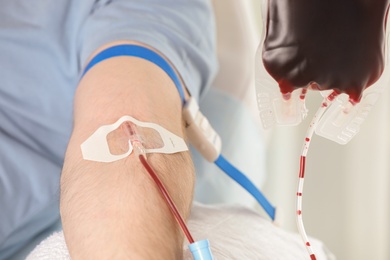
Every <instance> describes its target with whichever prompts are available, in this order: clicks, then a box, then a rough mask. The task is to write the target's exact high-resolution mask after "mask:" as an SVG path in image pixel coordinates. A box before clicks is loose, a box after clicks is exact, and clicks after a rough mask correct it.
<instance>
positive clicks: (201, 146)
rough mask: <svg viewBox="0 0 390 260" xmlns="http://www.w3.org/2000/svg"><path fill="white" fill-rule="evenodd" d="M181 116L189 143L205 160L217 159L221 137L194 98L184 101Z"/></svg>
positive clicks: (212, 160)
mask: <svg viewBox="0 0 390 260" xmlns="http://www.w3.org/2000/svg"><path fill="white" fill-rule="evenodd" d="M183 118H184V120H185V122H186V132H187V135H188V139H189V140H190V141H191V144H192V145H193V146H194V147H195V148H196V150H197V151H198V152H199V153H200V154H201V155H202V156H203V157H204V158H205V159H206V160H207V161H209V162H214V161H215V160H217V158H218V156H219V155H220V153H221V138H220V137H219V135H218V134H217V132H215V130H214V129H213V128H212V127H211V125H210V123H209V121H208V120H207V118H206V117H205V116H204V115H203V114H202V113H201V112H200V110H199V106H198V104H197V102H196V100H195V99H194V98H192V97H191V98H190V99H188V100H187V101H186V103H185V105H184V107H183Z"/></svg>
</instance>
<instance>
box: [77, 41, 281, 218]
mask: <svg viewBox="0 0 390 260" xmlns="http://www.w3.org/2000/svg"><path fill="white" fill-rule="evenodd" d="M119 56H131V57H138V58H142V59H145V60H148V61H150V62H152V63H154V64H155V65H157V66H159V67H160V68H161V69H162V70H163V71H164V72H165V73H167V75H168V76H169V77H170V78H171V79H172V81H173V82H174V84H175V86H176V88H177V90H178V92H179V95H180V99H181V102H182V106H183V107H184V106H185V104H186V100H185V96H184V88H183V86H182V85H181V83H180V80H179V78H178V77H177V75H176V73H175V71H174V69H173V68H172V67H171V66H170V64H169V63H168V62H167V61H166V60H165V59H164V58H163V57H161V56H160V55H159V54H157V53H156V52H154V51H152V50H150V49H148V48H145V47H142V46H139V45H132V44H122V45H116V46H113V47H110V48H107V49H105V50H103V51H102V52H100V53H98V54H97V55H96V56H95V57H94V58H93V59H92V60H91V61H90V62H89V64H88V65H87V66H86V68H85V70H84V72H83V74H82V77H83V76H84V75H85V74H86V73H87V72H88V71H89V70H90V69H91V68H92V67H93V66H94V65H96V64H97V63H99V62H101V61H104V60H106V59H109V58H113V57H119ZM210 127H211V126H210ZM218 150H219V149H218ZM218 153H219V156H218V157H217V159H216V160H215V161H214V163H215V164H216V165H217V166H218V167H219V168H220V169H221V170H222V171H224V172H225V173H226V174H227V175H229V176H230V177H232V178H233V179H234V180H235V181H236V182H237V183H238V184H240V185H241V186H242V187H243V188H244V189H245V190H247V191H248V192H249V193H250V194H251V195H252V196H253V197H254V198H255V199H256V200H257V201H258V202H259V204H260V205H261V206H262V207H263V208H264V210H265V211H266V212H267V214H268V215H269V216H270V217H271V219H272V220H275V208H274V207H273V206H272V205H271V204H270V203H269V201H268V200H267V199H266V198H265V197H264V195H263V194H262V193H261V192H260V191H259V190H258V189H257V188H256V187H255V185H254V184H253V183H252V182H251V181H250V180H249V179H247V177H246V176H245V175H244V174H243V173H241V172H240V171H239V170H238V169H236V168H235V167H234V166H233V165H231V164H230V163H229V162H228V161H227V160H226V159H225V158H224V157H223V156H222V155H221V154H220V150H219V151H218ZM246 180H248V181H246ZM249 183H250V184H249ZM254 190H256V192H254Z"/></svg>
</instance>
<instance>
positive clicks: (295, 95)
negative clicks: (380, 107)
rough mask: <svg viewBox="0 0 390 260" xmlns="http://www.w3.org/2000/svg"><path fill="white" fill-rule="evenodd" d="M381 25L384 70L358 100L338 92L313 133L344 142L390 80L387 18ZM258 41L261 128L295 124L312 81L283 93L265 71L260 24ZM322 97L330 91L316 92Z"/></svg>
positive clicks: (303, 113) (303, 114) (264, 13)
mask: <svg viewBox="0 0 390 260" xmlns="http://www.w3.org/2000/svg"><path fill="white" fill-rule="evenodd" d="M268 3H269V2H268V1H262V17H263V25H265V24H267V11H268V6H267V5H268ZM386 21H387V22H386V25H385V26H384V28H385V29H386V32H385V39H384V44H385V48H384V70H383V72H382V74H381V76H380V78H379V79H378V80H377V81H376V82H375V83H374V84H372V85H371V86H369V87H368V88H366V89H365V90H364V91H363V94H362V98H361V99H360V102H358V103H351V101H350V99H349V96H348V95H347V94H340V95H338V96H337V97H336V98H335V100H334V102H333V103H332V104H331V105H330V106H329V107H328V109H327V110H326V111H325V113H324V114H323V116H322V117H321V119H320V121H319V123H318V125H317V128H316V130H315V132H316V134H317V135H320V136H322V137H325V138H327V139H329V140H332V141H335V142H337V143H339V144H347V143H348V142H349V141H350V140H351V139H352V138H353V137H354V136H355V135H356V134H357V133H358V132H359V130H360V126H361V124H362V123H363V122H364V120H365V119H366V117H367V115H368V113H369V112H370V111H371V109H372V107H373V106H374V105H375V103H376V102H377V100H378V98H379V96H380V94H381V93H382V92H383V90H384V87H385V86H387V85H388V84H389V82H390V69H389V67H390V66H389V64H388V62H389V57H388V56H389V50H388V49H389V46H388V43H389V30H390V28H389V26H390V24H389V19H387V20H386ZM263 27H264V28H263V32H262V37H261V42H260V44H259V47H258V49H257V52H256V60H255V62H256V64H255V77H256V98H257V104H258V109H259V115H260V119H261V121H262V125H263V127H264V128H265V129H269V128H271V127H273V126H275V125H298V124H299V123H300V122H301V121H302V120H303V119H304V118H305V117H306V116H307V112H308V110H307V109H306V106H305V94H306V91H307V89H310V88H311V87H313V88H316V83H315V82H310V83H309V84H308V85H307V86H306V87H305V88H298V89H295V90H294V91H292V92H291V93H288V94H285V95H283V94H282V93H281V92H280V89H279V83H278V82H277V81H276V80H275V79H274V78H273V77H272V76H271V75H270V74H269V73H268V71H267V70H266V69H265V66H264V63H263V56H262V55H263V46H264V41H265V37H266V28H265V26H263ZM320 92H321V94H322V95H323V96H324V97H326V96H328V94H329V93H330V92H331V90H326V91H320Z"/></svg>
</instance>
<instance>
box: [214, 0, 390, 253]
mask: <svg viewBox="0 0 390 260" xmlns="http://www.w3.org/2000/svg"><path fill="white" fill-rule="evenodd" d="M213 4H214V9H215V13H216V19H217V33H218V37H217V38H218V45H217V50H218V55H219V59H220V67H221V72H220V74H219V75H218V77H217V79H216V82H215V86H216V88H220V89H223V91H227V92H230V93H233V94H234V96H236V97H237V98H238V99H240V100H241V101H242V102H243V103H245V104H246V105H247V106H248V107H249V108H250V110H251V111H252V113H253V120H254V121H256V124H258V125H259V122H258V114H257V107H256V99H255V91H254V80H253V79H254V75H253V73H254V56H255V52H256V49H257V45H258V43H259V41H260V35H261V30H262V25H261V7H260V5H261V1H260V0H213ZM389 88H390V86H388V87H387V90H386V91H385V93H384V94H383V95H382V97H381V98H380V100H379V101H378V103H377V105H376V106H375V107H374V109H373V110H372V111H371V113H370V115H369V117H368V119H367V120H366V122H365V123H364V124H363V125H362V127H361V130H360V132H359V133H358V135H357V136H355V137H354V139H353V140H352V141H351V142H350V143H349V144H347V145H345V146H342V145H339V144H336V143H334V142H331V141H329V140H327V139H324V138H322V137H319V136H314V138H313V142H312V144H311V147H310V150H309V153H308V156H307V167H306V174H305V188H304V197H303V218H304V223H305V227H306V231H307V233H308V235H309V236H313V237H316V238H318V239H320V240H322V241H324V242H325V244H326V245H327V246H328V248H329V249H330V250H331V251H332V252H333V253H334V254H335V255H336V257H337V258H338V259H354V260H367V259H390V247H389V245H390V232H389V231H390V222H389V219H390V203H389V199H390V176H389V173H390V90H389ZM321 100H322V98H321V96H320V94H319V93H316V92H311V93H309V94H308V96H307V98H306V105H307V107H308V109H309V115H308V117H307V118H306V120H305V121H304V122H303V123H302V124H301V125H299V126H296V127H276V128H273V129H272V130H269V131H262V134H263V137H264V139H265V143H266V144H267V145H266V157H267V158H266V165H265V169H266V176H267V179H266V181H265V186H264V187H263V191H264V193H265V194H266V195H267V196H268V197H269V198H270V199H271V201H272V202H273V203H274V204H276V205H277V206H280V207H282V208H283V210H284V225H283V228H285V229H288V230H291V231H296V227H295V194H296V186H297V176H298V171H299V156H300V152H301V146H302V144H303V139H304V136H305V132H306V129H307V127H308V124H309V122H310V120H311V117H312V116H313V115H314V113H315V111H316V110H317V108H318V107H319V105H320V103H321ZM259 127H260V126H259Z"/></svg>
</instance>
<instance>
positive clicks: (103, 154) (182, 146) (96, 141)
mask: <svg viewBox="0 0 390 260" xmlns="http://www.w3.org/2000/svg"><path fill="white" fill-rule="evenodd" d="M127 121H130V122H132V123H134V124H135V125H137V126H140V127H145V128H151V129H154V130H156V131H157V132H158V133H159V134H160V137H161V140H162V142H163V147H161V148H150V149H145V152H146V153H166V154H170V153H178V152H183V151H187V150H188V147H187V145H186V143H185V142H184V140H183V138H181V137H179V136H177V135H175V134H173V133H171V132H169V131H168V130H166V129H165V128H163V127H162V126H160V125H157V124H154V123H147V122H141V121H139V120H137V119H135V118H133V117H131V116H123V117H121V118H120V119H119V120H118V121H116V122H115V123H114V124H111V125H104V126H101V127H99V128H98V129H97V130H96V131H95V132H94V133H93V134H92V135H91V136H90V137H89V138H88V139H87V140H86V141H85V142H83V143H82V144H81V152H82V155H83V158H84V160H90V161H97V162H114V161H118V160H121V159H123V158H125V157H127V156H129V155H130V154H131V152H132V151H133V146H132V144H131V142H130V140H129V150H128V151H127V152H125V153H124V154H120V155H114V154H112V153H111V152H110V148H109V145H108V141H107V135H108V134H109V133H111V132H112V131H114V130H115V129H117V128H118V127H119V126H120V125H121V124H122V123H124V122H127ZM146 138H147V137H146Z"/></svg>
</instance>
